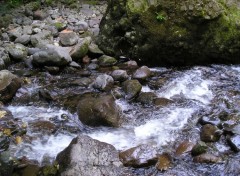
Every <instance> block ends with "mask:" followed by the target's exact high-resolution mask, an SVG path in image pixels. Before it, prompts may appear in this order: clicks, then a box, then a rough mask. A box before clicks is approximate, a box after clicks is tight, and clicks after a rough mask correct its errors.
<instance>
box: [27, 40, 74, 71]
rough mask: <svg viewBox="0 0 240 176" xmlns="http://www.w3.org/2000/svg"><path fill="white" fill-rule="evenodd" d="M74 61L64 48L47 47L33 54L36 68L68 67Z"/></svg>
mask: <svg viewBox="0 0 240 176" xmlns="http://www.w3.org/2000/svg"><path fill="white" fill-rule="evenodd" d="M71 61H72V58H71V56H70V55H69V53H68V51H67V50H66V49H65V48H63V47H58V46H54V45H46V47H45V48H42V50H40V51H38V52H36V53H35V54H33V61H32V62H33V64H34V65H35V66H39V67H41V66H66V65H68V64H69V63H70V62H71Z"/></svg>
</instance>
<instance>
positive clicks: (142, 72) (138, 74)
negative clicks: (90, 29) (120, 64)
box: [133, 66, 151, 80]
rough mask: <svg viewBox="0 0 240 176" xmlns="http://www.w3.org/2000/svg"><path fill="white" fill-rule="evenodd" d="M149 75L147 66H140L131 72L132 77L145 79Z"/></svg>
mask: <svg viewBox="0 0 240 176" xmlns="http://www.w3.org/2000/svg"><path fill="white" fill-rule="evenodd" d="M150 76H151V71H150V69H149V68H148V67H147V66H142V67H140V68H139V69H137V70H136V71H135V72H134V73H133V79H138V80H146V79H147V78H148V77H150Z"/></svg>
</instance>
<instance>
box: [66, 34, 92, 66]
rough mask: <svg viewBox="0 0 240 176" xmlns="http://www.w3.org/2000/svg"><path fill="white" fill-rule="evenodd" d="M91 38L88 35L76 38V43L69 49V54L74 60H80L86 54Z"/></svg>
mask: <svg viewBox="0 0 240 176" xmlns="http://www.w3.org/2000/svg"><path fill="white" fill-rule="evenodd" d="M91 40H92V39H91V38H90V37H86V38H84V39H79V40H78V43H77V45H75V46H74V47H73V48H72V50H71V51H70V55H71V57H72V58H73V60H74V61H76V62H77V61H80V60H81V59H82V58H83V57H84V56H86V54H87V53H88V46H89V44H90V43H91Z"/></svg>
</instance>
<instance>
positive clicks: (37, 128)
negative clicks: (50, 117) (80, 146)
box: [28, 120, 56, 134]
mask: <svg viewBox="0 0 240 176" xmlns="http://www.w3.org/2000/svg"><path fill="white" fill-rule="evenodd" d="M28 126H29V128H30V130H31V131H32V132H33V133H41V134H52V133H53V132H54V131H55V130H56V126H55V125H54V124H53V123H52V122H50V121H46V120H39V121H36V122H30V123H29V124H28Z"/></svg>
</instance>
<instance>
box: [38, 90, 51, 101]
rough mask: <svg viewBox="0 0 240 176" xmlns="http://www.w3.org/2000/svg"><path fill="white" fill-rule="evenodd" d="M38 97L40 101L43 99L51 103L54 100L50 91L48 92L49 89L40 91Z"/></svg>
mask: <svg viewBox="0 0 240 176" xmlns="http://www.w3.org/2000/svg"><path fill="white" fill-rule="evenodd" d="M38 95H39V98H40V99H43V100H45V101H47V102H50V101H52V100H54V98H53V96H52V95H51V93H50V91H48V90H47V89H40V90H39V91H38Z"/></svg>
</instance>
